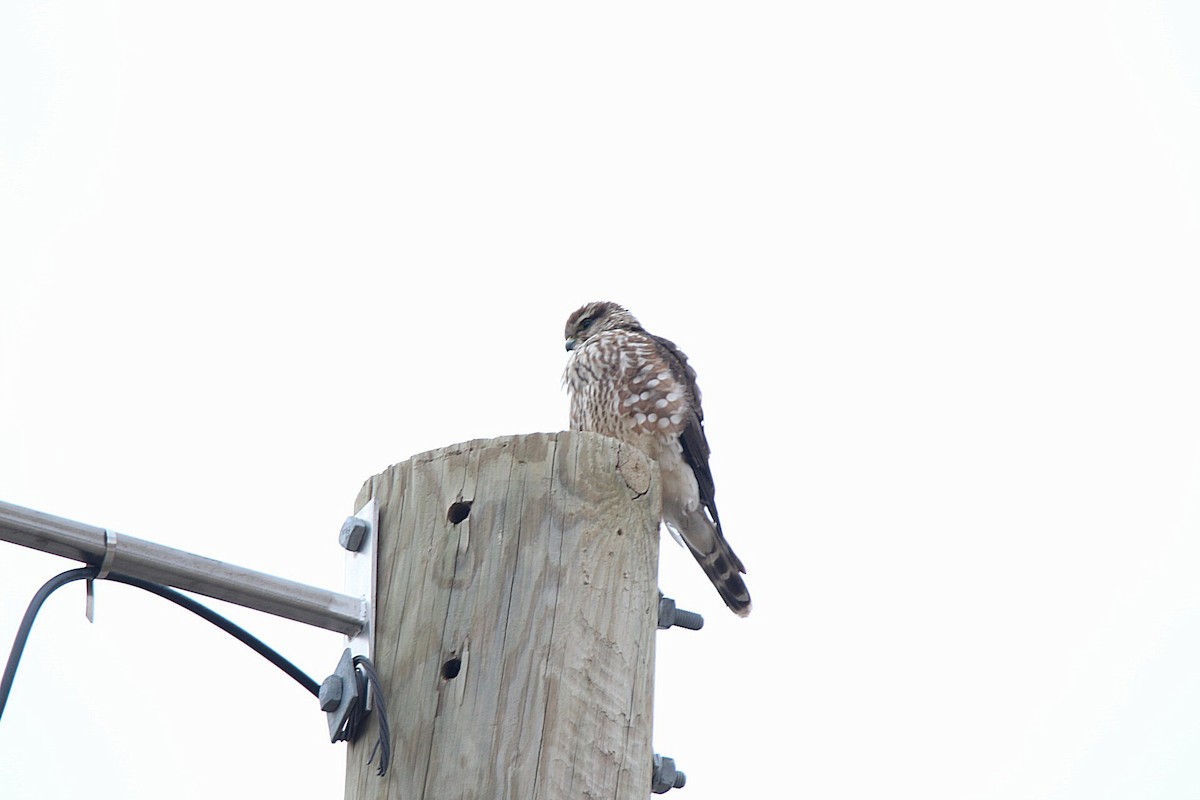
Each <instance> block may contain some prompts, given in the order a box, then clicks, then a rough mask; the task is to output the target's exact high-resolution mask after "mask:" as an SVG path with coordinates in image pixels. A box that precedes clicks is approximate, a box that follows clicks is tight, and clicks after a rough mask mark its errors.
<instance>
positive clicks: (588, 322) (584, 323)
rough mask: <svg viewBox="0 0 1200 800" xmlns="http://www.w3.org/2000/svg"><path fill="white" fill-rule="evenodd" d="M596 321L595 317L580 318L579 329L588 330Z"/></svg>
mask: <svg viewBox="0 0 1200 800" xmlns="http://www.w3.org/2000/svg"><path fill="white" fill-rule="evenodd" d="M595 321H596V318H595V317H586V318H584V319H581V320H579V330H581V331H586V330H587V329H588V328H590V327H592V323H593V322H595Z"/></svg>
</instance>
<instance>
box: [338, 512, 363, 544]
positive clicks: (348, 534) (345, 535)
mask: <svg viewBox="0 0 1200 800" xmlns="http://www.w3.org/2000/svg"><path fill="white" fill-rule="evenodd" d="M366 538H367V523H366V521H365V520H361V519H359V518H358V517H346V521H345V522H343V523H342V530H341V532H340V533H338V543H339V544H341V546H342V547H344V548H346V549H347V550H349V551H350V552H351V553H357V552H358V551H359V550H361V549H362V546H363V540H364V539H366Z"/></svg>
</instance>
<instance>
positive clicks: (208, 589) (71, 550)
mask: <svg viewBox="0 0 1200 800" xmlns="http://www.w3.org/2000/svg"><path fill="white" fill-rule="evenodd" d="M112 535H113V534H112V532H111V531H110V532H109V534H108V537H106V535H105V529H104V528H97V527H96V526H94V525H85V524H84V523H82V522H75V521H73V520H69V519H64V518H62V517H56V516H54V515H52V514H45V513H43V512H41V511H34V510H33V509H29V508H23V507H22V506H17V505H13V504H11V503H5V502H3V501H0V541H5V542H12V543H13V544H18V545H21V546H22V547H29V548H32V549H34V550H41V551H42V552H44V553H52V554H54V555H56V556H62V557H63V558H69V559H72V560H74V561H82V562H84V563H86V564H92V565H96V566H99V565H100V564H101V563H102V562H103V561H104V560H105V549H106V542H107V541H111V537H112ZM115 540H116V547H115V550H113V548H112V545H111V544H109V545H108V547H109V550H110V553H109V555H110V564H109V569H110V571H111V572H114V573H117V574H118V575H127V576H129V577H131V578H141V579H142V580H146V581H151V582H153V583H158V584H162V585H163V586H170V587H173V588H175V589H183V590H184V591H188V592H196V593H197V594H202V595H206V596H208V597H215V598H217V599H218V600H224V601H226V602H229V603H235V604H237V605H239V606H245V607H246V608H253V609H255V610H256V611H264V612H266V613H268V614H273V615H274V616H277V617H284V618H286V619H292V620H295V621H297V622H303V623H305V624H306V625H313V626H315V627H318V628H324V629H326V630H331V631H337V632H338V633H344V634H346V635H347V636H353V635H354V634H356V633H358V632H359V631H360V630H362V628H363V625H364V623H365V620H366V599H365V598H360V597H351V596H350V595H345V594H339V593H337V592H331V591H329V590H327V589H319V588H317V587H315V586H309V585H307V584H303V583H297V582H296V581H290V580H287V579H286V578H278V577H275V576H274V575H268V574H266V573H264V572H257V571H255V570H252V569H246V568H245V567H239V566H236V565H234V564H227V563H225V562H223V561H216V560H214V559H211V558H205V557H204V556H198V555H195V554H194V553H188V552H186V551H184V550H177V549H175V548H173V547H166V546H165V545H161V544H155V543H154V542H148V541H145V540H144V539H137V538H135V537H133V536H126V535H125V534H123V533H122V534H119V535H116V537H115Z"/></svg>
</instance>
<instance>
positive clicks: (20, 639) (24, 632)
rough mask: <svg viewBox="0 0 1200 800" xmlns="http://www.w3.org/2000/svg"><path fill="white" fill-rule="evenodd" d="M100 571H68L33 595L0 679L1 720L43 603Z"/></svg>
mask: <svg viewBox="0 0 1200 800" xmlns="http://www.w3.org/2000/svg"><path fill="white" fill-rule="evenodd" d="M99 571H100V568H99V567H80V568H79V569H72V570H68V571H66V572H64V573H62V574H60V575H55V576H54V577H53V578H51V579H50V580H48V581H46V582H45V583H44V584H42V588H40V589H38V590H37V592H36V593H35V594H34V595H33V599H32V600H30V601H29V607H28V608H27V609H25V616H23V617H21V624H20V626H18V628H17V638H16V639H15V640H14V641H13V646H12V652H10V653H9V654H8V663H7V664H5V665H4V676H3V677H2V678H0V718H2V717H3V716H4V706H5V704H7V703H8V694H9V692H11V691H12V685H13V680H14V679H15V678H16V677H17V665H18V664H20V663H21V653H22V652H23V651H24V650H25V642H26V641H28V639H29V631H30V630H31V629H32V628H33V620H34V618H35V617H36V616H37V613H38V610H39V609H41V607H42V603H44V602H46V598H47V597H49V596H50V595H51V594H53V593H54V590H55V589H57V588H59V587H60V586H65V585H67V584H68V583H70V582H71V581H78V580H82V579H84V578H94V577H96V573H98V572H99Z"/></svg>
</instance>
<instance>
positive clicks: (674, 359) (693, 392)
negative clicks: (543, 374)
mask: <svg viewBox="0 0 1200 800" xmlns="http://www.w3.org/2000/svg"><path fill="white" fill-rule="evenodd" d="M566 338H567V352H568V356H567V368H566V371H565V372H564V373H563V383H564V384H565V385H566V387H567V390H568V392H569V393H570V396H571V429H572V430H577V431H594V432H596V433H601V434H604V435H606V436H611V437H613V438H615V439H620V440H622V441H624V442H628V443H629V444H632V445H633V446H635V447H637V448H639V449H640V450H642V451H643V452H644V453H645V454H646V455H648V456H649V457H650V458H653V459H654V460H655V461H657V462H658V467H659V473H660V475H661V478H662V506H663V508H662V518H663V523H665V524H666V526H667V530H668V531H669V532H670V533H671V535H672V536H673V537H674V538H675V540H676V541H678V542H679V543H680V544H682V545H684V546H685V547H687V549H688V550H690V551H691V553H692V555H693V556H695V557H696V561H698V562H699V563H700V568H701V569H703V570H704V573H705V574H706V575H708V579H709V580H710V581H712V584H713V586H715V587H716V588H717V593H718V594H720V595H721V599H722V600H724V601H725V604H726V605H727V606H729V608H730V609H732V610H733V612H734V613H735V614H737V615H738V616H740V617H744V616H746V615H747V614H749V613H750V593H749V592H748V591H747V590H746V584H745V583H743V582H742V577H741V573H745V571H746V568H745V567H743V566H742V562H741V560H740V559H739V558H738V557H737V556H736V555H734V553H733V550H732V549H731V548H730V547H729V542H727V541H725V534H724V533H722V531H721V518H720V517H719V516H718V515H717V505H716V502H715V501H714V500H713V494H714V487H713V477H712V471H711V470H710V469H709V467H708V456H709V448H708V439H707V438H706V437H705V435H704V412H703V411H702V410H701V408H700V389H699V388H698V387H697V386H696V371H695V370H694V369H692V367H691V366H690V365H689V364H688V360H687V356H685V355H684V354H683V352H682V351H680V349H679V348H678V347H676V346H675V344H674V342H671V341H669V340H667V339H664V338H662V337H661V336H655V335H654V334H651V333H648V332H647V331H646V329H645V328H643V327H642V326H641V323H639V322H638V321H637V319H635V318H634V316H633V315H632V314H630V313H629V311H627V310H626V309H625V308H623V307H622V306H619V305H617V304H616V303H609V302H596V303H588V304H587V305H585V306H583V307H582V308H580V309H579V310H577V311H576V312H575V313H573V314H572V315H571V316H570V317H569V318H568V319H567V328H566Z"/></svg>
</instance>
